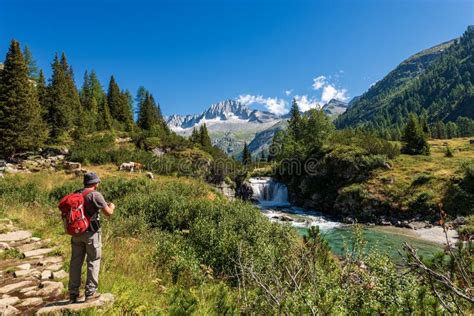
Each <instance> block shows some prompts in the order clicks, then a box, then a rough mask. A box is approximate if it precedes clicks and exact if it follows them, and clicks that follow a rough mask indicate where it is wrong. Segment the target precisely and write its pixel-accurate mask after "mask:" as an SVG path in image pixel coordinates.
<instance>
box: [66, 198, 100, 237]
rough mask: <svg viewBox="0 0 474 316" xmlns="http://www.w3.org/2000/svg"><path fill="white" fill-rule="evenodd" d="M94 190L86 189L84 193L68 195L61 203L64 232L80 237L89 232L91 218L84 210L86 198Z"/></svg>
mask: <svg viewBox="0 0 474 316" xmlns="http://www.w3.org/2000/svg"><path fill="white" fill-rule="evenodd" d="M92 191H93V190H91V189H86V190H84V191H82V192H74V193H71V194H68V195H66V196H65V197H63V198H62V199H61V201H60V202H59V205H58V208H59V209H60V210H61V216H62V219H63V222H64V230H65V231H66V233H68V234H69V235H73V236H74V235H78V234H81V233H83V232H85V231H86V230H87V228H89V224H90V217H89V216H87V214H86V211H85V209H84V204H85V198H86V196H87V195H88V194H89V193H91V192H92Z"/></svg>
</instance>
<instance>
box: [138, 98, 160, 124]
mask: <svg viewBox="0 0 474 316" xmlns="http://www.w3.org/2000/svg"><path fill="white" fill-rule="evenodd" d="M137 125H138V127H140V128H141V129H144V130H151V129H152V128H157V127H159V126H160V118H159V115H158V109H157V107H156V104H155V100H154V99H153V96H151V95H150V94H149V93H148V92H146V95H145V100H144V101H143V102H142V103H141V104H140V108H139V112H138V121H137Z"/></svg>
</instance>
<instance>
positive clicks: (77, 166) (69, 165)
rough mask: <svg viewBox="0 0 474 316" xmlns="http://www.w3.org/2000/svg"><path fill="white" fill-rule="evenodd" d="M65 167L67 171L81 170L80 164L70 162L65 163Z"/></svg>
mask: <svg viewBox="0 0 474 316" xmlns="http://www.w3.org/2000/svg"><path fill="white" fill-rule="evenodd" d="M65 167H66V169H67V170H76V169H81V168H82V166H81V163H80V162H72V161H67V162H66V163H65Z"/></svg>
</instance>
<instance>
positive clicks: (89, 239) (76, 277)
mask: <svg viewBox="0 0 474 316" xmlns="http://www.w3.org/2000/svg"><path fill="white" fill-rule="evenodd" d="M71 248H72V254H71V264H70V268H69V269H70V270H69V294H70V295H79V288H80V287H81V275H82V265H83V264H84V259H86V262H87V279H86V293H85V294H86V295H91V294H93V293H94V292H95V291H97V287H98V285H99V270H100V258H101V255H102V238H101V231H100V229H99V231H97V232H95V233H92V232H85V233H82V234H80V235H77V236H72V237H71Z"/></svg>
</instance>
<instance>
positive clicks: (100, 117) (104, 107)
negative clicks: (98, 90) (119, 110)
mask: <svg viewBox="0 0 474 316" xmlns="http://www.w3.org/2000/svg"><path fill="white" fill-rule="evenodd" d="M98 108H99V111H98V114H97V125H96V126H97V130H99V131H105V130H112V128H113V119H112V115H111V114H110V109H109V105H108V104H107V98H103V100H102V102H101V103H99V106H98Z"/></svg>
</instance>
